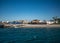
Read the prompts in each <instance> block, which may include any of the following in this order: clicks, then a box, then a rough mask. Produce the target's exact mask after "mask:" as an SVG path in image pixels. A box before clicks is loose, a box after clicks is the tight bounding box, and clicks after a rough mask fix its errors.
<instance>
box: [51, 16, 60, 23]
mask: <svg viewBox="0 0 60 43" xmlns="http://www.w3.org/2000/svg"><path fill="white" fill-rule="evenodd" d="M52 18H53V20H54V21H55V24H56V22H58V23H57V24H60V18H59V17H58V16H55V17H52Z"/></svg>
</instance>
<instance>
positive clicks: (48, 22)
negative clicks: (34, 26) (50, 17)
mask: <svg viewBox="0 0 60 43" xmlns="http://www.w3.org/2000/svg"><path fill="white" fill-rule="evenodd" d="M46 23H47V24H54V23H55V22H54V21H46Z"/></svg>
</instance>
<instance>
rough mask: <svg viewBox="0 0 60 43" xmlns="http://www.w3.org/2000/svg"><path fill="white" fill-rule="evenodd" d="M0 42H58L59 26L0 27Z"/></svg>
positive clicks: (59, 37) (59, 36)
mask: <svg viewBox="0 0 60 43" xmlns="http://www.w3.org/2000/svg"><path fill="white" fill-rule="evenodd" d="M0 43H60V28H0Z"/></svg>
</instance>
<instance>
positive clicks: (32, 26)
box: [4, 24, 60, 28]
mask: <svg viewBox="0 0 60 43" xmlns="http://www.w3.org/2000/svg"><path fill="white" fill-rule="evenodd" d="M4 27H7V28H12V27H14V28H45V27H47V28H51V27H60V24H52V25H49V24H5V25H4Z"/></svg>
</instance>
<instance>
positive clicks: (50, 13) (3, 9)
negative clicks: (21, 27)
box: [0, 0, 60, 21]
mask: <svg viewBox="0 0 60 43" xmlns="http://www.w3.org/2000/svg"><path fill="white" fill-rule="evenodd" d="M54 16H58V17H60V1H59V0H0V21H7V20H8V21H11V20H33V19H39V20H49V19H52V17H54Z"/></svg>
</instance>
